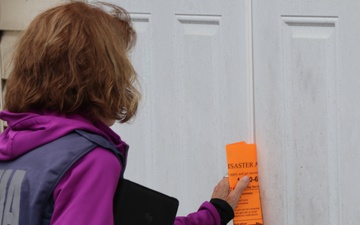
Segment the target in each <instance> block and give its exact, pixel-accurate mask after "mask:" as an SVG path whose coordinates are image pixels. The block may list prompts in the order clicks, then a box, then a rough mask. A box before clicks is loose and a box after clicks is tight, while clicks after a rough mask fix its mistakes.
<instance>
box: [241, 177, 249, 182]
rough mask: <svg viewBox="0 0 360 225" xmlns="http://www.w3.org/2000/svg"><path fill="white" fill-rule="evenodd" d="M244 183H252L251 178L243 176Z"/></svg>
mask: <svg viewBox="0 0 360 225" xmlns="http://www.w3.org/2000/svg"><path fill="white" fill-rule="evenodd" d="M241 180H242V181H245V182H246V183H248V182H249V181H250V178H249V177H248V176H243V177H242V178H241Z"/></svg>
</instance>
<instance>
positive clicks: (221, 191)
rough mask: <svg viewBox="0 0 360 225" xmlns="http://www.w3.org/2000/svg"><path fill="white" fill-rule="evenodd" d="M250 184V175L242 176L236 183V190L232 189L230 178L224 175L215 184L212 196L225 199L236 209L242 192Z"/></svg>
mask: <svg viewBox="0 0 360 225" xmlns="http://www.w3.org/2000/svg"><path fill="white" fill-rule="evenodd" d="M248 184H249V177H247V176H244V177H242V178H241V179H240V180H239V181H238V183H237V184H236V186H235V188H234V190H232V191H230V184H229V178H228V177H224V178H223V179H221V180H220V182H219V183H218V184H217V185H216V186H215V188H214V191H213V194H212V196H211V198H219V199H222V200H225V201H226V202H227V203H229V205H230V206H231V207H232V208H233V209H234V210H235V208H236V206H237V204H238V202H239V200H240V196H241V194H242V192H243V191H244V190H245V188H246V187H247V186H248Z"/></svg>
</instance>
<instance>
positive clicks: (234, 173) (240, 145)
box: [226, 142, 263, 225]
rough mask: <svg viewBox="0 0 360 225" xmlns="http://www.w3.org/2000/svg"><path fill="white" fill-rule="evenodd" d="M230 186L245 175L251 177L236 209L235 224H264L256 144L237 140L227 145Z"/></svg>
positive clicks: (232, 186)
mask: <svg viewBox="0 0 360 225" xmlns="http://www.w3.org/2000/svg"><path fill="white" fill-rule="evenodd" d="M226 158H227V163H228V175H229V182H230V188H231V189H234V188H235V185H236V183H237V182H238V180H240V178H241V177H243V176H245V175H246V176H248V177H249V178H250V183H249V185H248V187H247V188H246V189H245V190H244V192H243V193H242V195H241V198H240V201H239V204H238V205H237V207H236V209H235V218H234V225H262V224H263V220H262V213H261V204H260V192H259V182H258V167H257V158H256V145H255V144H246V143H245V142H237V143H234V144H228V145H226Z"/></svg>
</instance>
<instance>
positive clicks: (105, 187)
mask: <svg viewBox="0 0 360 225" xmlns="http://www.w3.org/2000/svg"><path fill="white" fill-rule="evenodd" d="M120 171H121V165H120V161H119V160H118V159H117V157H116V156H115V155H114V154H113V153H112V152H110V151H108V150H105V149H102V148H96V149H94V150H92V151H91V152H90V153H88V154H87V155H85V156H84V157H83V158H82V159H80V160H79V161H78V162H77V163H76V164H75V165H73V166H72V168H70V169H69V171H67V173H66V174H65V175H64V176H63V177H62V179H61V180H60V182H59V184H58V185H57V186H56V188H55V190H54V192H53V196H54V202H55V203H54V212H53V215H52V217H51V221H50V225H69V224H86V225H99V224H106V225H114V219H113V218H114V216H113V208H112V207H113V198H114V193H115V190H116V187H117V183H118V180H119V178H120Z"/></svg>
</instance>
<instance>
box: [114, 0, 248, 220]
mask: <svg viewBox="0 0 360 225" xmlns="http://www.w3.org/2000/svg"><path fill="white" fill-rule="evenodd" d="M113 2H115V3H118V4H119V5H121V6H123V7H124V8H126V9H127V10H128V11H130V13H131V16H132V17H133V19H135V17H136V16H140V17H143V18H145V19H143V20H136V19H135V20H134V24H135V27H136V29H137V30H138V43H137V46H136V48H135V49H134V52H133V54H132V57H133V62H134V65H135V68H136V69H137V71H138V74H139V77H140V81H141V83H142V84H141V86H142V91H143V101H142V106H141V107H140V110H139V113H138V115H137V117H136V118H135V120H134V121H133V122H132V123H131V124H128V125H119V124H116V125H114V126H113V129H114V130H115V131H117V132H118V133H119V134H120V135H121V136H122V138H123V139H124V140H125V141H127V142H128V143H129V144H130V146H131V147H130V153H129V163H128V168H127V171H126V174H125V175H126V176H127V177H130V178H132V179H133V180H136V181H138V182H140V183H144V184H146V185H148V186H150V187H153V188H156V189H157V190H160V191H163V192H165V193H168V194H171V195H173V196H176V197H177V198H179V200H180V202H181V204H180V208H179V215H186V214H187V213H190V212H192V211H196V210H197V208H198V207H199V205H200V204H201V203H202V202H203V201H204V200H209V198H210V195H211V193H212V190H213V187H214V186H215V184H216V183H217V181H219V180H220V179H221V178H222V176H223V175H224V174H225V173H226V172H227V166H226V161H225V144H227V143H231V142H236V141H239V140H246V141H249V139H250V138H251V135H252V134H251V133H250V132H249V130H251V125H252V123H250V122H249V120H248V118H250V117H251V116H252V111H251V110H252V108H249V107H248V103H249V101H250V99H251V97H252V96H251V94H250V91H249V88H248V84H249V82H250V81H251V74H249V72H248V71H249V68H248V66H247V64H248V59H249V58H247V57H246V56H247V55H248V54H249V52H247V51H248V49H247V48H246V44H247V41H248V40H247V39H246V38H247V36H246V30H247V29H250V27H248V21H247V20H246V16H248V14H247V13H248V12H247V11H246V9H247V4H248V1H227V2H226V4H225V3H223V1H219V0H212V1H205V0H204V1H168V0H162V1H160V0H158V1H152V4H151V5H150V4H149V3H148V1H133V0H132V1H113ZM228 4H230V5H232V7H228ZM160 5H161V7H159V6H160Z"/></svg>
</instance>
